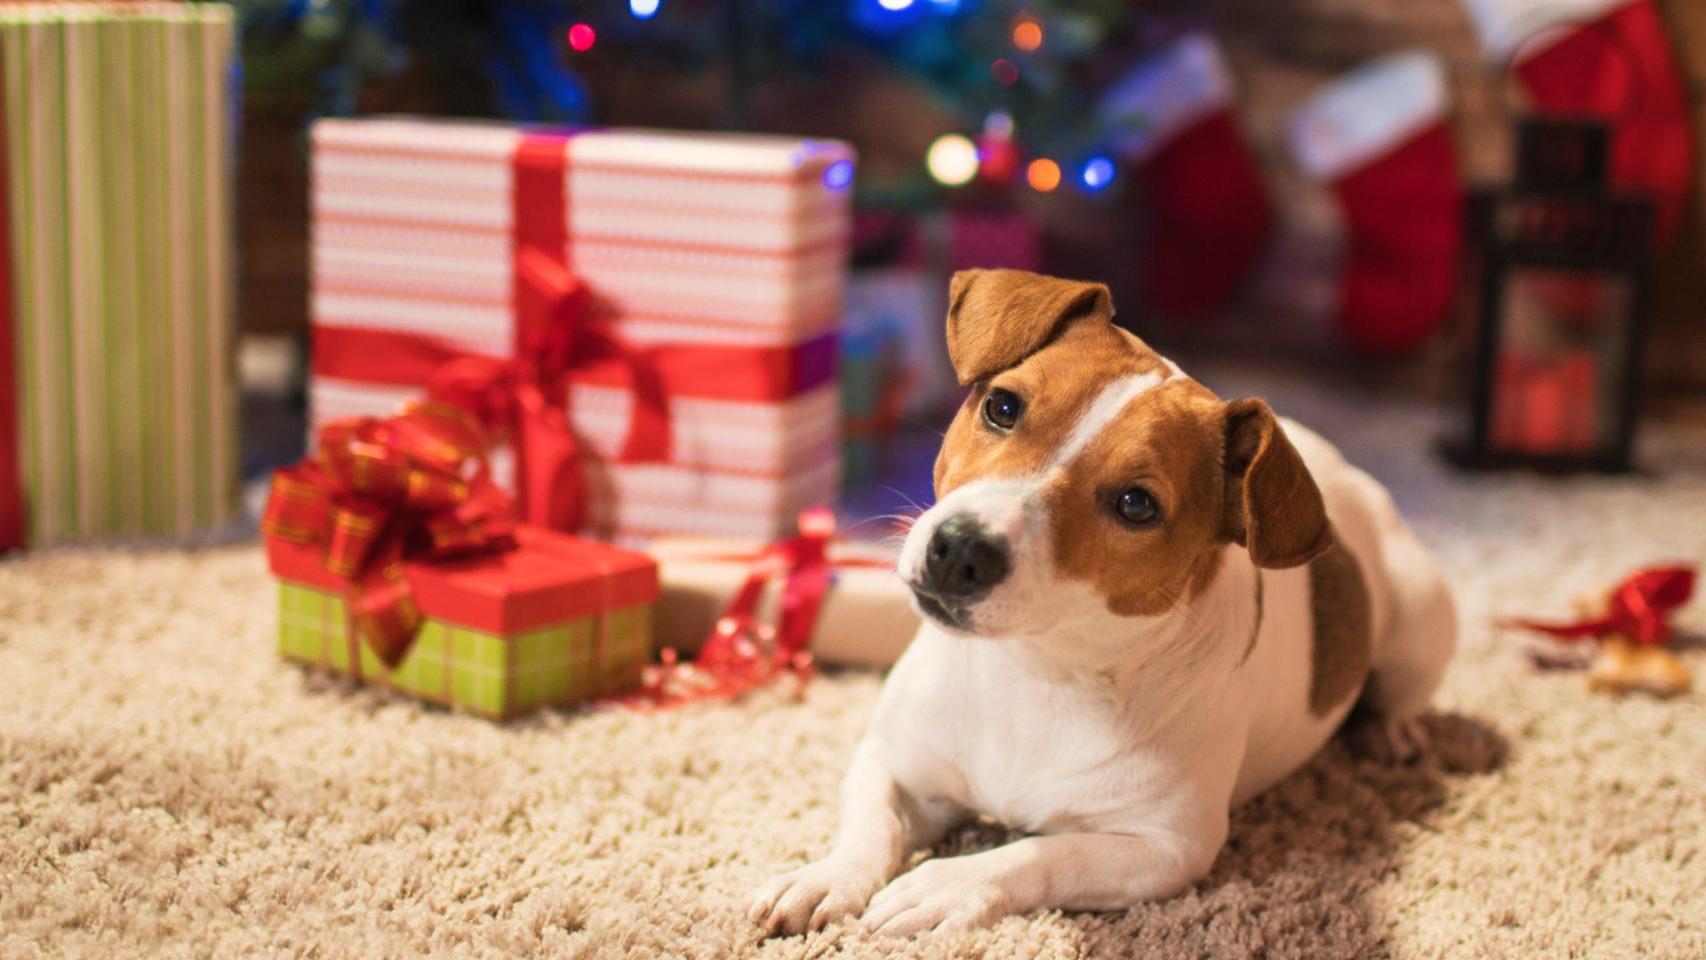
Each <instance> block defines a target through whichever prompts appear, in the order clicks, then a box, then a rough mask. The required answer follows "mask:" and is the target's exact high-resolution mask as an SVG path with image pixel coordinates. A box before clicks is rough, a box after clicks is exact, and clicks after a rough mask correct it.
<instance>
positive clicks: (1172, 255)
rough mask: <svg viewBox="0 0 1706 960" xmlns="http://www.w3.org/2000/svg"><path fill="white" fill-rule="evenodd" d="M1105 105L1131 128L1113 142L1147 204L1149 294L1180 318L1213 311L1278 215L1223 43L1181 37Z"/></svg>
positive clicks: (1109, 118) (1106, 117)
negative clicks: (1241, 113) (1247, 134)
mask: <svg viewBox="0 0 1706 960" xmlns="http://www.w3.org/2000/svg"><path fill="white" fill-rule="evenodd" d="M1100 111H1101V114H1102V119H1103V121H1104V122H1105V123H1106V124H1108V125H1109V126H1111V127H1113V128H1114V129H1116V130H1125V131H1130V132H1129V133H1127V134H1125V135H1124V136H1123V137H1122V138H1121V139H1120V140H1119V141H1118V143H1117V145H1118V147H1119V149H1120V152H1121V154H1122V156H1123V157H1124V158H1125V160H1126V161H1127V162H1128V164H1129V165H1130V166H1132V167H1133V168H1135V169H1136V170H1137V171H1138V179H1139V181H1140V182H1141V184H1142V187H1143V190H1142V193H1143V200H1144V203H1146V204H1147V207H1148V211H1149V235H1148V241H1147V243H1146V245H1145V263H1144V266H1143V280H1144V285H1145V289H1146V296H1147V299H1148V301H1149V303H1150V304H1151V305H1153V306H1154V307H1155V308H1156V309H1157V310H1159V311H1160V312H1161V313H1164V314H1167V315H1169V316H1173V317H1179V318H1191V317H1198V316H1202V315H1204V314H1207V313H1210V312H1213V311H1214V310H1216V309H1218V308H1219V307H1221V306H1223V305H1224V304H1225V303H1226V302H1227V300H1229V299H1230V298H1231V297H1232V295H1233V294H1234V293H1236V292H1237V289H1238V286H1239V283H1240V282H1241V281H1242V280H1243V279H1244V278H1245V276H1246V275H1247V274H1248V273H1249V272H1250V267H1251V266H1252V265H1253V264H1254V263H1255V261H1256V258H1257V256H1258V255H1260V253H1261V251H1262V248H1263V245H1264V244H1265V243H1266V241H1267V238H1268V232H1269V228H1270V226H1271V225H1272V220H1273V211H1272V207H1271V206H1270V204H1269V202H1268V191H1267V188H1266V186H1265V185H1264V184H1263V183H1262V178H1261V176H1260V174H1259V173H1258V171H1257V167H1256V159H1255V157H1254V155H1252V154H1251V152H1250V148H1249V146H1248V145H1247V144H1246V143H1245V142H1244V134H1243V131H1242V130H1240V129H1239V126H1238V122H1237V120H1236V119H1235V118H1234V117H1233V115H1232V79H1231V76H1230V74H1229V73H1228V72H1227V69H1226V64H1225V62H1224V61H1223V60H1222V59H1221V56H1220V51H1219V50H1218V49H1217V48H1216V47H1215V45H1214V42H1213V41H1212V40H1210V39H1209V38H1208V37H1206V36H1204V35H1201V34H1191V35H1188V36H1186V37H1184V38H1182V39H1180V40H1178V41H1175V42H1174V43H1173V45H1172V46H1170V47H1168V48H1167V49H1166V50H1165V51H1163V52H1162V53H1161V54H1160V55H1158V56H1157V57H1155V58H1153V59H1151V60H1149V61H1146V62H1145V63H1143V64H1142V65H1141V66H1139V67H1138V68H1137V70H1136V71H1134V72H1133V73H1132V74H1131V75H1130V76H1128V77H1126V78H1125V79H1124V80H1122V81H1120V82H1119V83H1118V84H1116V85H1115V86H1114V87H1113V88H1112V89H1111V90H1109V92H1108V94H1107V95H1106V96H1105V97H1104V98H1103V100H1102V103H1101V105H1100Z"/></svg>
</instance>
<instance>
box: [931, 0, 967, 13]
mask: <svg viewBox="0 0 1706 960" xmlns="http://www.w3.org/2000/svg"><path fill="white" fill-rule="evenodd" d="M930 5H931V6H933V7H935V8H936V12H937V13H945V14H946V13H958V12H959V9H960V0H930Z"/></svg>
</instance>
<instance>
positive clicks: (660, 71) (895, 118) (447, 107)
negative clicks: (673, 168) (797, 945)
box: [12, 0, 1706, 515]
mask: <svg viewBox="0 0 1706 960" xmlns="http://www.w3.org/2000/svg"><path fill="white" fill-rule="evenodd" d="M12 6H13V7H14V8H15V7H17V5H12ZM41 6H43V5H40V4H26V5H23V7H26V8H40V7H41ZM47 6H55V5H51V4H50V5H47ZM57 6H59V7H61V8H78V7H81V8H84V9H88V10H102V11H109V12H110V11H115V10H120V11H123V10H128V11H130V13H131V14H132V15H138V16H140V15H143V14H142V13H141V11H146V10H156V11H157V10H160V9H167V8H171V7H174V6H180V5H175V4H151V3H142V4H113V3H97V4H60V5H57ZM206 6H213V5H206ZM231 6H232V8H233V11H232V12H233V14H234V18H233V20H234V25H233V30H234V34H233V36H234V45H235V49H234V51H233V57H232V65H233V70H234V72H233V73H232V74H231V76H232V87H231V95H232V96H233V98H234V99H235V100H236V101H238V103H239V105H240V109H239V111H238V113H237V114H236V122H234V123H233V124H232V126H231V128H230V131H229V134H230V136H231V137H232V138H233V139H232V144H233V150H234V157H235V166H234V168H233V169H234V171H235V173H234V178H235V179H234V182H233V183H232V185H231V191H232V201H233V208H232V209H233V211H234V213H233V217H234V224H235V226H234V237H233V239H234V244H235V246H234V249H235V254H236V256H235V261H234V264H235V267H234V269H235V287H234V295H233V296H234V303H235V309H234V313H233V321H234V323H235V327H236V329H237V331H238V332H239V335H240V342H239V344H238V346H237V353H238V355H239V356H240V357H241V369H242V371H243V379H244V383H245V390H246V392H245V396H246V400H245V406H244V421H243V422H244V424H245V426H244V433H243V436H244V439H243V451H244V452H243V472H244V474H245V476H248V477H258V476H262V475H264V473H265V471H266V470H267V469H268V468H271V467H274V466H278V465H281V464H285V463H288V462H291V461H292V460H294V459H296V458H297V457H298V456H300V454H301V453H302V450H303V441H304V438H305V436H306V435H307V433H306V424H307V422H308V418H309V416H310V412H309V409H308V406H309V405H308V402H307V398H308V396H309V394H310V392H311V391H310V390H309V389H308V387H307V384H308V381H309V378H308V366H309V364H308V362H307V358H308V356H309V343H310V336H309V334H310V329H311V325H312V324H313V322H314V321H315V315H316V307H315V301H314V296H315V294H314V291H315V278H314V269H313V266H314V261H313V256H312V250H313V249H314V247H313V246H312V245H311V243H310V236H311V230H312V221H313V210H314V202H313V197H314V191H313V189H312V188H311V176H310V170H311V168H312V166H313V157H314V150H313V149H312V148H311V145H310V136H309V131H310V129H311V127H312V125H313V124H314V123H315V122H316V121H318V120H322V119H325V118H340V117H352V118H362V117H371V116H375V115H380V114H411V115H423V116H428V117H458V118H490V119H493V120H497V121H502V122H507V123H512V124H524V125H526V124H538V125H574V126H585V125H595V126H597V127H601V128H606V129H625V128H666V129H672V130H682V131H750V132H759V133H765V134H775V135H779V136H782V137H791V138H831V139H834V140H839V141H845V142H847V143H848V144H850V145H851V146H852V147H853V149H854V150H855V151H856V154H857V162H856V166H853V167H851V168H848V167H837V168H836V169H835V171H834V173H833V174H830V176H833V177H834V178H835V179H836V181H837V182H836V183H834V184H833V186H834V188H835V189H838V190H839V189H842V188H845V189H846V190H848V191H849V193H850V197H851V212H850V214H849V215H848V219H847V221H846V226H845V227H844V228H843V232H844V235H845V263H846V269H847V273H846V275H845V277H844V278H843V277H841V276H840V275H839V274H838V275H837V278H836V283H837V285H838V286H839V288H840V289H841V290H842V295H841V299H840V304H841V306H840V313H839V318H838V320H837V336H838V337H839V339H840V349H839V353H840V358H841V365H840V370H841V380H840V384H839V388H838V389H839V391H840V395H841V398H842V401H841V402H842V408H843V419H842V431H843V435H844V441H843V444H842V453H841V457H842V461H843V465H842V469H843V479H844V482H843V484H842V488H843V493H844V495H845V497H846V499H847V502H848V503H849V504H851V505H852V507H851V509H852V510H853V511H854V512H855V513H865V514H871V515H876V514H880V513H884V512H888V511H889V510H890V509H892V508H893V507H894V506H895V505H896V504H897V503H902V502H904V501H905V500H906V499H907V498H911V499H923V498H926V497H927V496H928V476H927V472H926V470H925V467H926V466H927V464H928V461H929V458H930V456H931V455H932V453H933V445H934V442H935V440H934V435H933V434H932V432H931V431H932V430H935V429H940V428H941V427H942V426H943V425H944V424H945V423H946V419H947V417H948V416H949V415H950V413H951V411H952V409H953V408H954V406H955V404H956V403H957V400H958V396H959V393H958V390H957V388H956V387H955V385H954V384H953V383H952V377H951V373H950V371H948V369H947V366H946V363H945V357H944V356H943V350H942V347H941V345H940V344H941V336H940V323H941V318H942V314H943V307H944V301H945V293H946V288H947V279H948V276H949V275H950V274H951V272H952V271H954V270H956V269H963V268H967V267H1016V268H1022V269H1029V270H1038V271H1044V272H1049V273H1055V274H1060V275H1065V276H1070V277H1077V278H1084V279H1091V280H1096V281H1101V282H1105V283H1107V284H1108V285H1109V286H1110V287H1111V288H1112V289H1113V292H1114V296H1115V301H1116V304H1117V306H1118V309H1119V320H1120V322H1121V323H1123V324H1125V325H1127V326H1129V327H1130V328H1131V329H1133V330H1134V331H1136V332H1138V333H1139V334H1140V335H1142V336H1143V337H1145V338H1146V339H1148V340H1150V341H1151V342H1152V343H1153V344H1155V345H1156V346H1157V347H1159V348H1161V349H1163V350H1164V351H1169V352H1170V353H1172V354H1173V355H1175V356H1177V357H1179V358H1180V359H1181V361H1182V362H1184V363H1185V365H1186V367H1187V368H1188V369H1191V370H1192V371H1193V372H1197V373H1199V376H1200V377H1201V378H1202V379H1205V380H1208V381H1210V382H1211V384H1212V385H1214V386H1216V387H1217V388H1218V389H1221V390H1222V391H1223V392H1225V393H1230V394H1238V393H1245V392H1251V391H1253V390H1257V389H1263V388H1269V389H1272V385H1273V384H1275V383H1279V384H1284V383H1306V384H1308V385H1310V386H1311V388H1313V389H1319V390H1327V391H1341V393H1340V396H1342V398H1343V399H1344V400H1345V403H1344V404H1343V407H1344V412H1345V414H1346V415H1347V416H1351V415H1355V414H1357V413H1359V412H1360V411H1363V410H1365V409H1366V401H1367V400H1368V399H1369V398H1385V399H1397V400H1401V401H1403V402H1406V403H1409V402H1412V401H1413V402H1414V403H1417V404H1421V405H1423V406H1425V407H1427V408H1428V409H1430V410H1433V411H1436V412H1437V416H1436V417H1435V419H1434V420H1429V421H1427V423H1428V424H1429V426H1428V429H1426V430H1412V429H1410V427H1409V426H1406V428H1405V430H1404V431H1401V432H1405V433H1407V434H1412V435H1410V436H1408V437H1407V442H1410V443H1412V444H1414V445H1418V446H1424V447H1427V448H1428V449H1429V450H1430V451H1431V450H1432V449H1433V448H1434V446H1435V444H1436V443H1442V444H1443V447H1442V449H1444V450H1445V451H1446V452H1447V453H1449V454H1450V455H1451V456H1452V458H1453V459H1454V461H1455V462H1458V463H1462V464H1468V465H1473V466H1511V465H1518V466H1538V467H1541V468H1543V469H1548V470H1571V469H1595V470H1619V469H1626V468H1628V467H1631V466H1634V465H1635V463H1634V460H1633V459H1632V454H1631V452H1630V451H1631V449H1632V447H1631V439H1632V436H1633V431H1634V429H1635V427H1636V425H1637V424H1638V423H1639V422H1640V421H1641V418H1642V417H1647V418H1651V417H1663V418H1666V419H1668V420H1670V421H1673V422H1680V423H1691V422H1692V423H1700V422H1702V419H1701V415H1700V413H1699V412H1698V407H1699V400H1700V398H1701V397H1702V396H1703V395H1706V329H1703V327H1702V318H1701V307H1700V305H1701V304H1702V303H1706V270H1703V269H1702V267H1703V266H1706V240H1703V238H1706V232H1703V230H1702V225H1703V223H1706V217H1703V213H1706V191H1701V190H1699V189H1697V187H1698V186H1699V184H1700V178H1701V174H1700V167H1699V164H1698V163H1697V162H1696V159H1695V158H1696V156H1697V155H1698V141H1699V137H1700V136H1701V135H1702V131H1706V122H1702V121H1703V119H1706V118H1703V116H1702V111H1703V110H1706V102H1703V95H1702V91H1703V90H1706V6H1702V5H1701V4H1699V3H1695V2H1691V0H1620V2H1611V0H1548V2H1538V3H1535V2H1522V3H1518V2H1515V0H1406V2H1404V3H1382V2H1377V0H1080V2H1052V0H815V2H807V0H771V2H758V0H599V2H527V0H493V2H471V0H241V2H237V3H234V4H232V5H231ZM19 16H22V15H21V14H20V15H19ZM68 69H69V68H68ZM138 69H141V70H146V69H147V68H146V67H144V66H140V65H139V66H138ZM67 76H68V77H69V76H70V74H69V73H67ZM13 95H14V96H16V95H17V90H16V89H14V90H13ZM13 175H14V178H16V177H18V176H20V174H19V173H18V171H17V170H16V169H14V171H13ZM67 189H68V190H70V188H67ZM447 189H450V188H447ZM74 192H75V191H74V190H71V192H69V193H68V194H67V196H68V197H69V198H70V199H72V200H73V201H75V197H74V196H72V194H73V193H74ZM730 229H731V230H736V229H739V228H738V227H737V226H731V228H730ZM1513 231H1514V232H1513ZM833 269H834V270H837V271H838V270H839V269H840V268H839V267H836V268H833ZM594 286H595V287H596V284H594ZM595 295H596V291H595ZM1278 389H1280V390H1281V391H1282V392H1283V386H1282V387H1280V388H1278ZM1436 426H1437V427H1438V429H1435V427H1436Z"/></svg>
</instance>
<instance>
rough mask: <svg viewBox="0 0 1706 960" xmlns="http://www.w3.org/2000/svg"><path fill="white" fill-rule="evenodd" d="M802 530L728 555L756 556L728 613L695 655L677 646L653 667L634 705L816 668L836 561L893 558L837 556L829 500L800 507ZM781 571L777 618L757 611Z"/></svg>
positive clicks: (732, 691) (680, 699) (683, 700)
mask: <svg viewBox="0 0 1706 960" xmlns="http://www.w3.org/2000/svg"><path fill="white" fill-rule="evenodd" d="M799 528H800V533H799V535H798V536H796V537H792V538H790V539H787V540H783V541H781V542H779V543H775V544H772V545H771V546H770V547H768V548H766V549H765V550H763V551H762V552H760V553H759V554H757V555H756V556H736V557H728V558H726V559H729V560H733V561H751V562H752V572H751V573H750V574H748V575H747V578H746V582H745V583H743V584H742V585H741V588H740V589H739V590H738V591H736V592H735V595H734V598H733V599H731V600H730V601H729V604H728V606H727V607H724V608H723V615H722V616H720V617H718V618H717V624H716V626H715V627H713V628H712V629H711V635H710V636H709V637H707V638H706V639H705V643H704V645H703V646H702V647H700V648H699V654H698V655H697V656H696V657H694V658H693V662H691V663H680V662H678V660H677V659H676V653H675V651H674V650H665V651H663V654H662V660H663V662H662V663H661V664H658V665H657V666H653V667H649V668H647V670H646V672H645V675H644V677H643V678H642V680H641V683H640V689H639V691H637V692H636V693H633V694H631V695H629V696H627V697H625V698H623V702H624V703H627V704H628V705H629V706H636V707H643V708H648V709H657V708H662V707H673V706H681V705H682V704H687V703H693V702H695V701H699V700H710V699H718V700H723V699H733V698H735V697H738V696H740V695H741V694H743V693H746V692H747V691H749V690H752V689H753V688H755V687H759V686H762V685H764V684H766V683H769V682H771V681H772V680H775V679H776V678H778V677H784V676H788V677H793V678H794V679H795V680H797V681H800V682H804V681H805V680H806V679H807V678H809V677H810V676H811V672H812V655H811V652H810V651H809V650H808V649H807V647H808V646H809V645H810V644H811V637H812V631H813V630H814V629H816V627H817V618H818V613H819V611H820V610H821V609H822V607H823V600H824V596H825V595H826V594H827V593H828V592H829V587H830V584H831V582H832V581H833V580H834V573H835V568H836V567H838V566H843V567H855V566H872V567H880V566H887V564H886V563H884V562H882V561H878V560H872V559H867V558H854V559H845V560H831V559H830V557H829V544H830V541H831V540H832V539H833V538H834V536H835V515H834V514H833V513H831V512H830V511H829V510H828V509H826V508H823V507H814V508H812V509H809V510H805V511H802V512H801V513H800V518H799ZM777 577H782V578H783V579H782V596H781V602H780V604H779V607H780V610H779V612H778V615H777V624H776V626H775V627H771V626H769V625H767V624H764V623H761V622H760V621H759V619H758V605H759V602H760V601H761V600H762V599H763V597H764V590H765V588H766V586H767V585H768V584H769V583H770V581H772V580H774V579H775V578H777Z"/></svg>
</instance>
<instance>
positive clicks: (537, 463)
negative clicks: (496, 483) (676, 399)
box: [314, 133, 671, 532]
mask: <svg viewBox="0 0 1706 960" xmlns="http://www.w3.org/2000/svg"><path fill="white" fill-rule="evenodd" d="M565 142H566V139H565V135H563V134H561V133H540V134H537V135H526V136H523V138H522V140H521V143H520V144H519V145H518V146H517V148H516V152H515V156H514V157H513V159H512V164H513V167H514V186H513V191H512V197H511V207H512V214H513V222H514V232H513V236H512V237H511V241H512V243H511V251H510V253H511V257H510V259H511V285H510V288H511V291H512V294H513V301H512V307H513V310H514V313H515V318H514V319H515V333H514V340H515V342H514V351H513V354H512V355H511V356H508V357H490V356H483V355H480V354H474V353H470V352H468V351H467V350H466V349H464V348H463V347H462V346H460V345H459V344H457V343H454V342H452V341H449V340H445V339H440V338H437V337H427V336H421V335H416V334H406V333H399V332H397V331H392V330H372V329H362V328H359V327H335V326H327V327H321V326H316V329H315V333H314V369H315V372H316V373H317V374H321V375H326V376H342V377H348V378H350V379H355V380H361V381H368V382H386V381H387V378H392V381H393V382H396V383H397V384H398V385H408V386H411V387H419V386H421V385H422V384H423V383H424V384H425V385H426V387H427V395H428V396H429V397H431V398H432V399H434V400H439V401H443V402H445V403H449V404H452V405H455V406H458V407H461V408H463V409H464V410H467V411H468V412H469V413H471V414H473V415H474V416H475V417H476V418H477V419H478V420H479V421H480V424H481V425H482V426H484V427H485V428H486V430H487V431H489V432H490V433H491V434H492V435H493V437H494V439H496V438H498V437H500V436H503V437H507V438H508V439H509V440H510V441H511V443H512V445H513V447H514V449H515V457H516V471H515V493H516V501H517V503H516V506H517V509H518V511H519V513H520V516H521V518H522V519H523V520H525V521H526V522H528V523H532V524H537V525H539V526H542V527H547V528H549V529H552V530H561V531H565V532H574V531H576V530H578V529H580V528H581V526H582V522H583V520H584V519H585V518H584V513H585V510H586V503H587V498H586V495H585V494H586V484H585V480H584V478H583V476H582V472H581V471H582V465H581V463H580V453H579V448H578V443H577V440H576V438H575V435H574V432H573V430H572V429H571V428H570V426H569V418H568V413H567V409H568V400H569V382H570V380H571V379H572V377H573V375H574V373H575V372H576V371H577V370H584V369H586V368H588V367H592V366H602V365H607V364H614V365H615V366H616V367H617V368H618V369H619V370H620V371H621V372H623V373H625V375H626V383H627V386H628V388H629V390H630V392H631V395H632V404H631V406H630V414H629V422H628V435H627V439H626V441H625V442H624V444H623V447H622V450H621V452H620V459H621V460H622V461H623V462H625V463H643V462H660V461H664V460H667V459H668V458H669V453H670V446H671V439H670V421H669V405H668V397H667V392H666V390H665V388H664V383H663V378H662V375H661V374H660V372H659V370H658V366H657V359H656V357H654V356H653V355H652V353H653V351H651V350H647V349H643V348H640V347H637V346H635V345H633V344H628V343H624V342H622V341H621V340H619V339H617V338H616V337H615V336H614V335H613V334H611V333H610V331H609V330H608V329H604V328H600V327H596V326H594V325H593V324H591V323H589V322H588V318H587V308H588V301H589V299H590V297H589V296H588V292H587V288H586V285H585V284H584V283H582V282H581V280H580V278H579V277H578V276H576V275H575V273H574V271H573V270H572V269H571V267H570V263H569V228H568V213H567V211H568V202H569V197H568V194H567V193H566V189H567V186H566V184H567V163H568V155H567V153H566V152H565V147H564V145H565Z"/></svg>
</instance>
